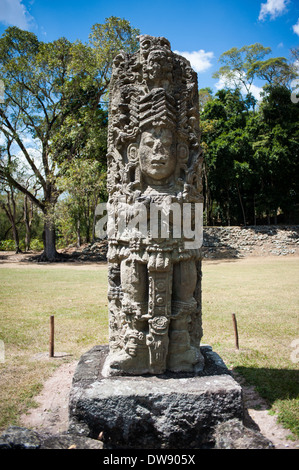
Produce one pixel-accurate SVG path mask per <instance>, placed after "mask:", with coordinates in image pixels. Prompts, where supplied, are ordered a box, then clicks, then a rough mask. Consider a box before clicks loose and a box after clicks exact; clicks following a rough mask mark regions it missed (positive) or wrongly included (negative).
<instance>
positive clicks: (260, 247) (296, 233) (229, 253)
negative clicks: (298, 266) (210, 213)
mask: <svg viewBox="0 0 299 470" xmlns="http://www.w3.org/2000/svg"><path fill="white" fill-rule="evenodd" d="M202 251H203V258H204V259H205V258H208V259H213V258H214V259H216V258H244V257H247V256H286V255H299V225H291V226H286V225H279V226H278V225H275V226H274V225H256V226H249V227H239V226H234V227H204V239H203V248H202Z"/></svg>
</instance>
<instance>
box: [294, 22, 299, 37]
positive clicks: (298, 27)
mask: <svg viewBox="0 0 299 470" xmlns="http://www.w3.org/2000/svg"><path fill="white" fill-rule="evenodd" d="M293 31H294V33H295V34H298V36H299V18H298V21H297V23H296V24H294V26H293Z"/></svg>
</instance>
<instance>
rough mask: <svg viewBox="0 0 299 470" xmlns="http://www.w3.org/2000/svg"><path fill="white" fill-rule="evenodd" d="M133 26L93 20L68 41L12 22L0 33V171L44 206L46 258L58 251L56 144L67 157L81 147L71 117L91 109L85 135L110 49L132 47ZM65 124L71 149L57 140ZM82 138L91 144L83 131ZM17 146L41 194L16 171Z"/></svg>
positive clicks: (105, 79) (104, 81)
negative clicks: (1, 146) (0, 147)
mask: <svg viewBox="0 0 299 470" xmlns="http://www.w3.org/2000/svg"><path fill="white" fill-rule="evenodd" d="M136 33H137V30H135V29H133V28H131V26H130V24H129V23H128V22H127V21H126V20H120V19H119V18H115V17H111V18H108V19H107V20H106V22H105V24H104V25H95V26H94V27H93V32H92V34H91V39H90V41H91V42H90V44H82V43H80V42H77V43H75V44H72V43H70V42H69V41H68V40H67V39H65V38H60V39H58V40H56V41H53V42H52V43H42V42H40V41H38V39H37V37H36V36H35V35H34V34H33V33H30V32H27V31H22V30H20V29H18V28H16V27H10V28H8V29H7V30H6V31H5V33H4V35H3V36H2V38H1V39H0V78H1V79H2V80H3V82H4V85H5V103H4V104H0V131H1V132H2V134H3V136H4V138H5V140H6V145H5V151H4V152H3V151H2V155H1V161H0V177H1V178H2V179H3V180H5V181H6V182H8V183H9V184H10V185H12V186H13V187H14V188H16V189H18V190H19V191H21V192H22V193H23V194H24V195H26V196H27V197H28V198H29V199H30V200H31V201H32V202H33V203H34V204H35V205H36V206H37V207H38V208H39V209H40V210H41V211H42V212H43V214H44V222H45V224H44V255H43V256H44V258H45V259H46V260H54V259H55V257H56V255H57V253H56V247H55V206H56V203H57V201H58V198H59V196H60V194H61V190H60V189H59V188H58V181H59V178H60V177H61V174H62V173H61V171H60V169H59V165H60V164H61V161H62V154H61V151H62V150H64V151H65V150H66V149H68V150H69V154H68V155H66V154H65V152H64V156H65V158H66V159H67V160H68V161H69V162H71V160H72V158H73V156H74V155H77V154H78V151H79V149H81V150H82V141H81V140H80V138H79V136H80V132H81V131H82V128H80V125H78V122H77V120H76V118H78V116H79V115H80V118H81V122H82V120H83V121H84V120H85V122H86V118H87V116H88V115H90V114H92V120H91V121H90V122H89V124H90V127H89V129H88V133H87V135H89V134H92V131H91V130H90V128H91V127H92V125H93V124H94V123H96V121H97V120H96V114H97V113H98V111H99V104H100V101H101V98H102V97H103V96H104V95H105V93H106V92H107V89H108V85H109V78H110V71H111V63H112V59H113V55H114V54H116V53H117V52H119V50H120V49H121V48H122V46H124V48H125V49H126V50H127V51H128V50H130V49H133V50H135V48H136V45H137V38H136V37H135V35H136ZM79 121H80V119H79ZM95 125H97V124H95ZM79 128H80V129H79ZM67 130H68V131H69V132H71V133H73V137H72V139H71V143H72V148H70V147H69V142H68V141H66V140H67V139H66V140H64V139H63V140H61V138H62V137H63V138H66V136H67V133H66V131H67ZM81 135H82V132H81ZM28 139H29V140H30V139H32V140H34V141H35V142H37V146H38V150H39V158H38V161H37V156H36V154H35V155H33V154H32V152H30V151H29V150H28V145H27V143H26V142H28ZM84 142H85V144H86V145H87V142H89V143H90V139H89V137H85V139H84ZM13 147H14V152H13V153H12V152H11V149H12V148H13ZM93 148H94V147H93ZM16 153H18V154H19V153H21V155H22V158H23V161H24V162H25V163H26V165H27V166H28V169H29V171H30V172H31V174H32V175H34V178H35V180H36V182H38V184H39V185H40V186H41V192H42V194H41V195H36V194H34V193H33V192H32V191H30V190H29V189H28V188H26V186H25V185H24V184H23V183H22V182H21V181H20V180H18V179H17V178H16V175H15V173H14V169H15V164H14V163H15V161H16Z"/></svg>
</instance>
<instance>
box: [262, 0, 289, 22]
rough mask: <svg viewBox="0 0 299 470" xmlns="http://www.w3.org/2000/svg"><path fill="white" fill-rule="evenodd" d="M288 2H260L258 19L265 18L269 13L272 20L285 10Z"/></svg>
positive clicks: (268, 0) (282, 0)
mask: <svg viewBox="0 0 299 470" xmlns="http://www.w3.org/2000/svg"><path fill="white" fill-rule="evenodd" d="M288 3H289V0H267V2H266V3H262V4H261V9H260V14H259V20H262V21H263V20H265V18H266V17H267V15H270V19H271V20H274V19H275V18H276V17H277V16H279V15H282V14H283V13H284V12H285V10H286V7H287V4H288Z"/></svg>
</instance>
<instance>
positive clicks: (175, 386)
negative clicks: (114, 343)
mask: <svg viewBox="0 0 299 470" xmlns="http://www.w3.org/2000/svg"><path fill="white" fill-rule="evenodd" d="M201 352H202V354H203V356H204V359H205V368H204V370H203V371H202V372H201V373H200V375H198V376H194V375H190V374H189V375H188V374H182V373H180V374H178V373H177V374H175V373H165V374H162V375H157V376H138V377H132V376H130V377H124V376H122V377H108V378H107V377H103V376H102V375H101V370H102V367H103V364H104V362H105V359H106V357H107V354H108V347H106V346H96V347H94V348H93V349H92V350H90V351H88V352H87V353H86V354H84V355H83V356H82V357H81V359H80V361H79V363H78V366H77V369H76V372H75V374H74V378H73V385H72V389H71V392H70V404H69V412H70V424H69V432H72V433H76V434H79V435H83V436H87V437H91V438H94V439H96V438H97V437H98V436H99V434H101V433H102V434H101V438H103V443H104V448H110V449H113V448H121V449H200V448H210V447H214V444H215V442H214V441H215V438H214V432H215V427H216V426H217V425H218V424H219V423H222V422H226V421H228V420H231V419H238V420H241V421H243V417H244V416H243V400H242V390H241V387H240V386H239V384H238V383H237V382H236V381H235V380H234V379H233V378H232V377H231V375H230V374H229V372H228V370H227V368H226V366H225V364H224V363H223V361H222V360H221V358H220V357H219V356H218V355H217V354H216V353H214V352H213V351H212V349H211V348H210V347H209V346H202V347H201Z"/></svg>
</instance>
